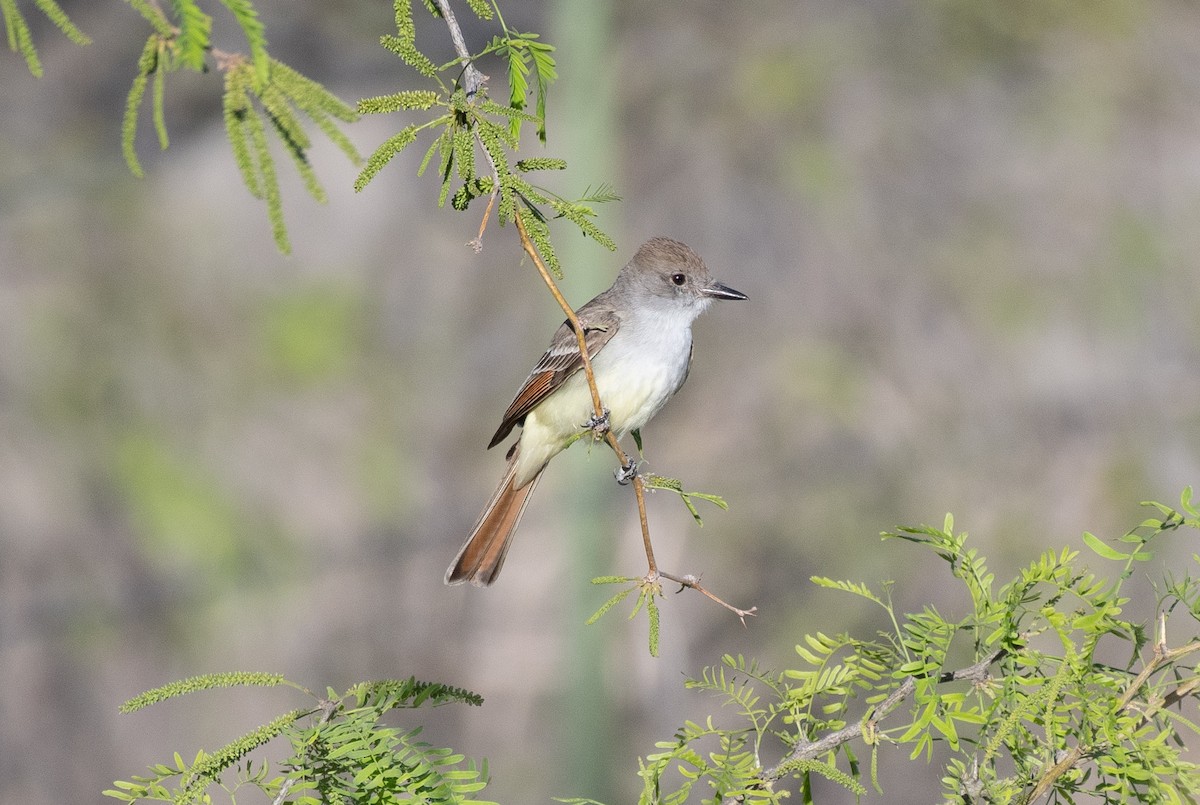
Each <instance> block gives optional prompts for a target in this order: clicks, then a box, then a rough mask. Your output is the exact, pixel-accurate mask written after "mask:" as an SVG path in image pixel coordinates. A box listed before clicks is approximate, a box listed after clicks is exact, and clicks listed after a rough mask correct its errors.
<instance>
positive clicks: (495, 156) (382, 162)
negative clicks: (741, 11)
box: [354, 0, 616, 277]
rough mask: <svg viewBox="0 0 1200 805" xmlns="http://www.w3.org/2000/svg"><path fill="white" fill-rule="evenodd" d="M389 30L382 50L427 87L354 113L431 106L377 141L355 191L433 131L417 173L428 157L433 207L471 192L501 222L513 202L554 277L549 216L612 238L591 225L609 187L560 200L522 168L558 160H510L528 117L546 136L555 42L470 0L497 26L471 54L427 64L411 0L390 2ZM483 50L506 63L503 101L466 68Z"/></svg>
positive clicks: (367, 101)
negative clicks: (433, 176) (392, 25)
mask: <svg viewBox="0 0 1200 805" xmlns="http://www.w3.org/2000/svg"><path fill="white" fill-rule="evenodd" d="M393 5H394V9H395V17H396V33H395V34H389V35H386V36H384V37H382V38H381V39H380V44H382V45H383V46H384V47H385V48H386V49H388V50H389V51H391V52H392V53H394V54H395V55H396V56H398V57H399V58H400V59H402V60H403V61H404V62H405V64H407V65H408V66H409V67H411V68H412V69H414V70H415V71H416V72H417V73H419V74H420V75H422V76H424V77H425V78H427V79H431V80H432V82H433V84H434V86H435V87H436V88H435V89H420V90H412V89H407V90H401V91H398V92H395V93H392V94H389V95H382V96H377V97H372V98H364V99H362V100H361V101H359V102H358V112H359V113H361V114H387V113H392V112H400V111H408V112H412V111H418V112H425V111H430V110H433V111H434V115H433V116H432V117H430V118H429V119H427V120H425V121H424V122H421V123H413V124H410V125H408V126H405V127H404V128H402V129H401V130H400V131H398V132H397V133H396V134H394V135H392V136H391V137H389V138H388V139H387V140H385V141H384V142H383V143H382V144H381V145H380V146H379V147H378V148H376V149H375V151H374V153H372V154H371V156H370V157H368V158H367V161H366V164H365V165H364V166H363V168H362V171H361V172H360V173H359V175H358V179H357V180H356V181H355V183H354V187H355V190H359V191H361V190H363V189H364V188H366V186H367V185H368V184H369V183H370V182H371V181H372V180H373V179H374V178H375V177H376V176H377V175H378V174H379V172H380V171H381V170H382V169H383V168H384V167H385V166H386V165H387V164H388V163H389V162H391V161H392V160H393V159H394V158H395V157H396V156H397V155H398V154H400V153H401V152H402V151H404V150H405V149H406V148H408V147H409V146H410V145H412V144H413V143H415V142H416V141H417V140H418V139H419V138H420V137H421V135H423V134H425V133H426V132H428V133H430V134H431V135H432V138H431V142H430V144H429V146H428V148H427V150H426V151H425V156H424V157H423V158H422V160H421V162H420V166H419V167H418V169H417V175H418V176H423V175H424V174H425V171H426V170H427V169H428V168H429V166H430V165H436V169H437V173H438V177H439V180H440V190H439V194H438V206H439V207H441V206H445V204H446V201H447V200H449V201H450V203H451V206H452V207H453V208H454V209H456V210H459V211H465V210H467V209H468V208H469V207H470V205H471V203H472V202H474V201H475V200H477V199H486V200H487V209H486V211H485V213H484V216H483V226H481V228H480V232H481V233H482V231H483V227H485V226H486V224H487V221H488V218H489V217H490V216H491V214H492V212H493V209H494V210H495V213H496V215H497V218H498V220H499V221H500V223H501V224H505V223H508V222H510V221H512V220H513V219H514V217H515V216H516V214H517V210H518V206H520V207H522V208H524V209H527V210H529V211H530V212H531V215H529V216H525V222H526V228H527V230H528V232H529V236H530V238H531V239H532V240H533V242H534V243H535V244H536V246H537V247H538V250H539V252H540V253H541V254H542V256H543V257H544V258H545V261H546V264H547V266H549V268H550V269H551V270H552V271H553V272H554V273H555V275H557V276H560V277H561V275H562V269H561V265H560V263H559V260H558V257H557V254H556V252H555V250H554V247H553V245H552V244H551V242H550V235H549V227H548V220H549V219H550V218H551V217H555V218H563V219H566V220H567V221H570V222H571V223H573V224H574V225H575V226H577V227H578V228H579V229H580V231H581V232H583V234H584V235H586V236H588V237H591V238H593V239H594V240H596V241H597V242H598V243H600V244H601V245H603V246H604V247H605V248H608V249H609V250H615V249H616V244H615V243H614V242H613V240H612V238H610V237H609V236H608V235H606V234H605V233H604V232H603V231H602V230H601V229H600V228H599V227H598V226H596V224H595V220H594V219H595V217H596V211H595V208H594V205H595V204H597V203H601V202H604V201H609V200H612V199H613V198H615V196H614V195H613V194H612V193H611V191H609V190H607V189H605V190H604V191H603V192H601V193H596V194H588V193H585V194H584V197H582V198H580V199H576V200H568V199H566V198H563V197H561V196H559V195H556V194H554V193H552V192H550V191H548V190H546V189H545V188H542V187H539V186H537V185H534V184H533V183H532V182H531V181H530V180H529V178H528V175H529V174H531V173H534V172H536V171H546V170H562V169H564V168H565V167H566V162H565V161H563V160H561V159H554V158H547V157H535V158H526V159H517V158H515V157H516V152H517V151H518V150H519V148H520V137H521V132H522V129H523V127H524V126H525V125H526V124H531V125H533V126H534V127H535V130H536V133H537V136H538V137H539V139H541V140H543V141H544V140H545V102H546V93H547V90H548V88H549V86H550V84H551V83H552V82H553V81H554V79H555V78H556V77H557V74H556V72H555V62H554V56H553V52H554V47H553V46H552V45H549V44H546V43H544V42H541V41H540V39H539V36H538V35H537V34H535V33H526V32H520V31H516V30H513V29H511V28H509V27H508V26H507V25H506V24H505V23H504V20H503V17H501V16H500V15H499V10H498V8H496V6H495V5H494V4H492V5H490V6H489V5H488V4H487V3H485V2H483V0H475V2H471V3H470V4H469V5H470V7H471V8H472V10H473V11H474V12H475V13H476V14H477V15H478V16H479V17H480V18H481V19H483V20H491V19H492V18H493V16H495V17H496V18H497V20H498V24H499V25H500V27H501V33H500V34H497V35H495V36H494V37H493V39H492V41H491V42H490V43H489V44H488V45H487V47H485V48H484V49H483V50H482V51H481V52H479V53H478V54H475V55H472V56H470V57H469V58H467V59H466V63H464V60H463V59H455V60H454V61H451V62H448V63H446V64H443V65H436V64H434V63H433V62H432V61H431V60H430V59H429V58H428V57H427V56H425V55H424V54H423V53H422V52H421V51H420V49H419V48H418V47H417V44H416V27H415V24H414V22H413V9H412V3H411V0H394V4H393ZM426 7H427V8H428V9H429V11H430V12H431V13H433V14H434V15H435V16H440V11H439V9H438V6H437V5H435V4H434V3H432V2H427V3H426ZM485 56H493V57H498V58H501V59H502V60H504V61H505V62H506V65H507V76H508V84H509V91H508V97H507V99H506V101H505V102H503V103H498V102H496V101H495V100H492V99H491V97H490V96H489V93H488V87H487V84H486V83H485V82H484V80H483V78H482V76H481V75H480V74H479V72H478V71H477V70H476V69H475V67H474V61H475V60H476V59H481V58H483V57H485ZM531 70H532V72H533V74H534V75H535V76H536V81H535V82H534V87H535V89H536V91H535V99H536V100H535V105H534V113H532V114H531V113H530V112H528V111H527V105H528V102H527V99H528V95H529V93H530V89H531V87H530V83H529V76H530V72H531Z"/></svg>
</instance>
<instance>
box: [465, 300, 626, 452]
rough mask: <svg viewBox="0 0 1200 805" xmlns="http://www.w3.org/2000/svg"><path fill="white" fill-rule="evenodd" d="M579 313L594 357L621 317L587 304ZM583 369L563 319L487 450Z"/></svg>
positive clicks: (570, 328) (509, 407)
mask: <svg viewBox="0 0 1200 805" xmlns="http://www.w3.org/2000/svg"><path fill="white" fill-rule="evenodd" d="M576 315H577V316H578V317H579V323H580V324H581V325H583V340H584V343H586V344H587V351H588V358H589V359H591V358H595V357H596V353H598V352H599V351H600V350H601V348H603V347H604V345H605V344H607V343H608V342H609V339H611V338H612V337H613V336H614V335H615V334H616V332H617V329H618V328H619V327H620V326H621V319H620V317H619V316H617V314H616V313H615V312H613V311H611V310H603V311H596V312H593V311H589V310H588V306H587V305H584V306H583V307H582V308H580V309H579V310H578V311H577V312H576ZM582 368H583V359H582V358H581V357H580V356H579V342H578V340H577V339H576V337H575V330H574V329H573V328H572V327H571V323H570V322H569V321H568V322H563V324H562V326H561V327H559V328H558V331H557V332H555V333H554V338H553V339H551V341H550V348H549V349H547V350H546V354H544V355H542V358H541V360H539V361H538V362H537V365H536V366H534V367H533V371H532V372H530V373H529V377H527V378H526V379H525V383H524V384H522V386H521V390H520V391H518V392H517V396H516V397H514V398H513V401H512V402H511V403H509V406H508V410H507V411H505V412H504V419H503V420H502V421H501V422H500V428H499V429H498V430H497V431H496V435H495V436H493V437H492V441H491V442H490V443H489V444H488V449H491V448H493V447H495V446H496V445H498V444H499V443H500V442H502V441H504V439H505V438H506V437H507V436H508V434H509V433H511V432H512V429H513V428H514V427H516V426H517V425H520V424H521V423H522V422H524V421H525V415H526V414H528V413H529V412H530V411H532V410H533V409H534V408H535V407H537V405H538V403H540V402H541V401H542V400H544V399H546V398H547V397H548V396H550V395H551V394H553V393H554V392H555V391H556V390H557V389H558V388H559V386H561V385H562V384H563V383H564V382H565V381H566V379H567V378H569V377H570V376H571V375H573V374H575V373H576V372H578V371H579V370H580V369H582ZM580 424H581V425H582V424H583V423H580Z"/></svg>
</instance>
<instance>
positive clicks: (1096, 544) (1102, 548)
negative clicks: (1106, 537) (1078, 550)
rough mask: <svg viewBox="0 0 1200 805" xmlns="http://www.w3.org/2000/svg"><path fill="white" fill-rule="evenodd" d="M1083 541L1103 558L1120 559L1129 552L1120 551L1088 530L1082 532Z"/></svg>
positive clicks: (1126, 556) (1125, 556) (1127, 555)
mask: <svg viewBox="0 0 1200 805" xmlns="http://www.w3.org/2000/svg"><path fill="white" fill-rule="evenodd" d="M1083 541H1084V543H1085V544H1086V545H1087V546H1088V547H1089V548H1091V549H1092V551H1093V552H1094V553H1095V554H1097V555H1098V556H1101V557H1103V558H1105V559H1112V560H1115V561H1121V560H1122V559H1128V558H1129V554H1126V553H1121V552H1120V551H1118V550H1117V549H1116V548H1114V547H1112V546H1111V545H1109V544H1107V543H1106V542H1104V541H1103V540H1101V539H1100V538H1099V537H1097V536H1096V535H1095V534H1092V533H1091V532H1089V531H1084V532H1083Z"/></svg>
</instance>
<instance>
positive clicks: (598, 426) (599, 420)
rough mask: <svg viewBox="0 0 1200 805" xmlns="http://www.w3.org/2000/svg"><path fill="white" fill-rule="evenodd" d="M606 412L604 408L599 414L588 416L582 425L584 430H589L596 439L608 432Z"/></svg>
mask: <svg viewBox="0 0 1200 805" xmlns="http://www.w3.org/2000/svg"><path fill="white" fill-rule="evenodd" d="M608 413H609V411H608V409H607V408H605V409H604V413H602V414H601V415H600V416H595V415H594V414H593V415H592V416H590V417H588V421H587V422H584V423H583V426H582V427H583V428H584V429H585V430H590V431H591V432H592V433H593V434H594V435H595V437H596V438H597V439H601V438H603V437H604V434H606V433H608V428H609V423H608Z"/></svg>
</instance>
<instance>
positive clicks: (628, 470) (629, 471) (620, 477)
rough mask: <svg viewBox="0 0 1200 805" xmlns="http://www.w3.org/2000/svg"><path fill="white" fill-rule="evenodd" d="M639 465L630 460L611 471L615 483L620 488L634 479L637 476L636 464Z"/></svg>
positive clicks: (637, 462) (638, 462)
mask: <svg viewBox="0 0 1200 805" xmlns="http://www.w3.org/2000/svg"><path fill="white" fill-rule="evenodd" d="M640 463H641V462H640V461H635V460H633V459H632V458H631V459H629V461H628V462H627V463H625V464H623V465H621V466H620V467H617V468H616V469H615V470H613V476H615V477H616V479H617V483H619V484H620V485H621V486H625V485H626V484H628V483H629V482H630V481H632V480H633V479H634V478H636V477H637V474H638V464H640Z"/></svg>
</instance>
